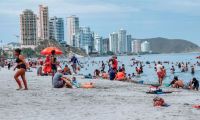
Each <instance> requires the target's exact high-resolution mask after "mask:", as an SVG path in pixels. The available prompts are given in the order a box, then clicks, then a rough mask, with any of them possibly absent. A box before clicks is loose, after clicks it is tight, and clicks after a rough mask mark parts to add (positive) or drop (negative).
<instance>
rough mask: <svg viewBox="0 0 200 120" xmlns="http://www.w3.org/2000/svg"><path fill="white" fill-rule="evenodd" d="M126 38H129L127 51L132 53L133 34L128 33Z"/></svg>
mask: <svg viewBox="0 0 200 120" xmlns="http://www.w3.org/2000/svg"><path fill="white" fill-rule="evenodd" d="M126 39H127V53H131V51H132V36H131V35H127V36H126Z"/></svg>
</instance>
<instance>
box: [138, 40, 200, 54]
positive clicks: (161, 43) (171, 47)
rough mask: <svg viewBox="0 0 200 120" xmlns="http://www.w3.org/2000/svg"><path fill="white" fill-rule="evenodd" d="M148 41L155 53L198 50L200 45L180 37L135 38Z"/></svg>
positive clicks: (199, 50)
mask: <svg viewBox="0 0 200 120" xmlns="http://www.w3.org/2000/svg"><path fill="white" fill-rule="evenodd" d="M137 40H141V41H148V42H150V48H151V50H152V52H155V53H185V52H200V47H199V46H198V45H196V44H194V43H192V42H189V41H187V40H182V39H166V38H161V37H158V38H150V39H137Z"/></svg>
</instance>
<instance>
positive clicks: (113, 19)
mask: <svg viewBox="0 0 200 120" xmlns="http://www.w3.org/2000/svg"><path fill="white" fill-rule="evenodd" d="M39 4H43V5H47V6H48V7H49V15H50V17H52V16H57V17H62V18H64V20H65V28H66V17H67V16H70V15H76V16H78V17H79V20H80V26H89V27H90V28H91V30H92V31H94V32H95V33H98V34H99V35H101V36H103V38H107V37H108V36H109V33H112V32H117V31H118V30H119V29H121V28H123V29H125V30H127V33H128V34H131V35H132V36H133V38H138V39H139V38H152V37H165V38H169V39H185V40H189V41H191V42H193V43H196V44H197V45H199V46H200V0H0V40H2V41H3V42H4V43H8V42H19V40H18V39H17V38H16V37H15V36H16V35H20V24H19V23H20V22H19V15H20V13H22V11H23V10H25V9H31V10H33V11H34V13H35V14H38V6H39ZM66 35H67V34H66V29H65V40H66V38H67V37H66Z"/></svg>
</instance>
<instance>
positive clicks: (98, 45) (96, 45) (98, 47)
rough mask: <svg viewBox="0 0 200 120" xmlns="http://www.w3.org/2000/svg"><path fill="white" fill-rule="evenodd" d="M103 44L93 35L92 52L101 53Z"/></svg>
mask: <svg viewBox="0 0 200 120" xmlns="http://www.w3.org/2000/svg"><path fill="white" fill-rule="evenodd" d="M101 46H103V44H102V37H101V36H99V35H98V34H95V35H94V50H95V51H97V52H99V53H101V51H102V47H101Z"/></svg>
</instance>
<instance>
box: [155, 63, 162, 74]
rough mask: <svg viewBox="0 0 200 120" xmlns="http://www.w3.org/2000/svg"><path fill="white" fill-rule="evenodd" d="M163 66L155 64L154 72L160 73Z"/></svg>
mask: <svg viewBox="0 0 200 120" xmlns="http://www.w3.org/2000/svg"><path fill="white" fill-rule="evenodd" d="M162 68H163V66H162V65H161V64H157V65H156V70H157V71H156V72H161V71H162Z"/></svg>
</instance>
